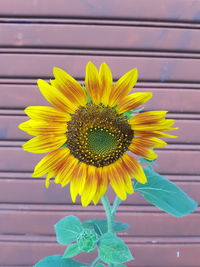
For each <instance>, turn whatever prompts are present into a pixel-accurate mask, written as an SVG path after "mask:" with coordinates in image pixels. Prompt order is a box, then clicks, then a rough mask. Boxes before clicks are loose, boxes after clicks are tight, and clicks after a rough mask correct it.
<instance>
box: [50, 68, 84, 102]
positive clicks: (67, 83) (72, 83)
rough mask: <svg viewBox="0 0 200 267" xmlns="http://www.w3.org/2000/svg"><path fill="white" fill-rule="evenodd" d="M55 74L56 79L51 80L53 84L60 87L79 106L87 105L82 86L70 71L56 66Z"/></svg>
mask: <svg viewBox="0 0 200 267" xmlns="http://www.w3.org/2000/svg"><path fill="white" fill-rule="evenodd" d="M53 74H54V76H55V78H56V79H55V80H53V81H51V83H52V85H53V86H54V87H56V88H57V89H59V91H60V92H61V93H63V95H65V96H66V98H68V99H69V100H70V101H71V102H72V103H74V104H75V105H77V106H85V105H86V103H87V98H86V94H85V91H84V89H83V88H82V86H81V85H80V84H79V83H78V82H77V81H76V80H75V79H74V78H73V77H72V76H70V75H69V74H68V73H66V72H65V71H63V70H62V69H59V68H56V67H54V69H53Z"/></svg>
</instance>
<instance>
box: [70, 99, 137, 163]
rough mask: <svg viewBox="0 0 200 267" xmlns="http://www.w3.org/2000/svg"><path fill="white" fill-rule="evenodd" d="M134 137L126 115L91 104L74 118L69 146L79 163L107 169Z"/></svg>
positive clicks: (75, 114) (72, 116) (77, 112)
mask: <svg viewBox="0 0 200 267" xmlns="http://www.w3.org/2000/svg"><path fill="white" fill-rule="evenodd" d="M132 138H133V130H131V127H130V125H129V124H128V121H127V119H126V117H125V116H123V115H121V114H117V112H116V111H115V110H114V109H113V108H110V107H105V106H104V105H102V104H100V105H95V104H91V103H89V104H87V105H86V107H79V109H78V110H77V111H76V112H75V113H74V114H72V115H71V120H70V121H69V122H68V132H67V145H68V148H69V149H70V152H71V154H73V155H74V157H76V158H77V159H79V161H81V162H84V163H86V164H89V165H94V166H96V167H103V166H106V165H109V164H111V163H113V162H115V161H116V160H117V159H119V158H120V157H121V156H122V155H123V154H124V152H125V151H127V150H128V147H129V145H130V143H131V140H132Z"/></svg>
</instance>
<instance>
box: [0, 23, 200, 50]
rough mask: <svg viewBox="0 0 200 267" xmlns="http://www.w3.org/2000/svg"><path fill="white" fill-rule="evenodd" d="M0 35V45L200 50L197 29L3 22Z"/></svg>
mask: <svg viewBox="0 0 200 267" xmlns="http://www.w3.org/2000/svg"><path fill="white" fill-rule="evenodd" d="M49 32H51V34H49ZM94 35H95V38H94ZM0 36H1V39H0V46H3V47H31V48H34V47H38V48H40V49H41V48H51V47H54V48H55V47H56V48H71V47H73V49H77V48H81V49H109V50H110V49H113V50H117V49H118V50H139V51H141V50H151V51H152V50H159V51H160V50H167V51H170V50H172V51H177V50H178V51H179V52H180V51H190V52H198V51H199V50H200V48H199V45H198V43H199V32H198V30H191V29H177V28H170V29H168V28H156V27H148V28H146V27H125V26H120V27H117V26H116V27H113V26H100V25H99V26H98V25H90V26H88V25H52V24H50V25H49V24H48V25H44V24H9V23H7V24H3V25H1V27H0ZM66 36H70V38H66ZM83 36H84V38H83ZM119 36H120V38H119ZM116 40H117V41H116ZM44 52H45V51H44Z"/></svg>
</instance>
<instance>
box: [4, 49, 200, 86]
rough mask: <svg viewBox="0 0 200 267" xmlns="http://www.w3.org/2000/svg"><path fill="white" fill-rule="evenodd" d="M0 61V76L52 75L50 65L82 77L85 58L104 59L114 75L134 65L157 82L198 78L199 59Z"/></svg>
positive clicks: (13, 57) (24, 57)
mask: <svg viewBox="0 0 200 267" xmlns="http://www.w3.org/2000/svg"><path fill="white" fill-rule="evenodd" d="M0 61H1V62H2V64H1V65H0V77H19V78H20V77H21V78H23V77H29V78H31V77H37V78H39V77H44V76H46V77H50V76H52V67H53V66H58V67H60V68H63V69H64V70H66V71H68V72H69V73H70V74H71V75H73V76H74V77H76V78H83V77H84V73H85V65H86V64H87V62H88V61H93V62H94V63H95V64H97V65H99V64H100V63H102V62H104V61H105V62H107V63H108V64H109V65H110V67H111V69H112V71H113V73H114V77H115V78H116V77H119V76H121V75H122V74H123V73H124V72H126V71H128V70H130V69H132V68H134V67H137V68H138V70H139V77H140V78H139V79H140V80H149V81H160V82H164V81H168V82H170V81H182V82H186V81H192V82H199V81H200V76H199V69H200V60H198V59H196V60H194V59H185V58H162V57H160V58H156V57H155V58H153V57H135V56H134V57H117V56H113V57H110V56H80V55H40V54H34V55H33V54H1V55H0ZM38 66H39V67H38Z"/></svg>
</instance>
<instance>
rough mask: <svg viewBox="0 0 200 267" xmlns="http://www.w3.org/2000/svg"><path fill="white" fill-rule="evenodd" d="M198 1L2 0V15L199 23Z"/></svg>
mask: <svg viewBox="0 0 200 267" xmlns="http://www.w3.org/2000/svg"><path fill="white" fill-rule="evenodd" d="M199 8H200V4H199V1H198V0H190V1H188V0H176V1H174V0H165V3H164V4H162V5H161V4H160V0H150V1H146V0H140V1H134V2H133V1H132V0H124V1H123V2H122V1H120V0H112V1H109V2H108V1H106V0H102V1H101V2H99V1H98V0H87V1H82V0H75V1H70V0H57V1H56V3H55V1H54V0H43V1H42V4H41V2H37V1H34V0H32V1H29V2H27V1H26V0H18V1H14V3H13V0H1V9H0V10H1V11H0V14H1V15H3V16H34V17H41V16H43V17H79V18H85V17H86V18H88V17H89V18H94V17H95V18H104V19H105V18H124V19H145V20H152V19H154V20H173V21H174V20H177V21H179V20H180V21H188V20H189V21H199V20H200V19H199V13H198V11H199Z"/></svg>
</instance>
